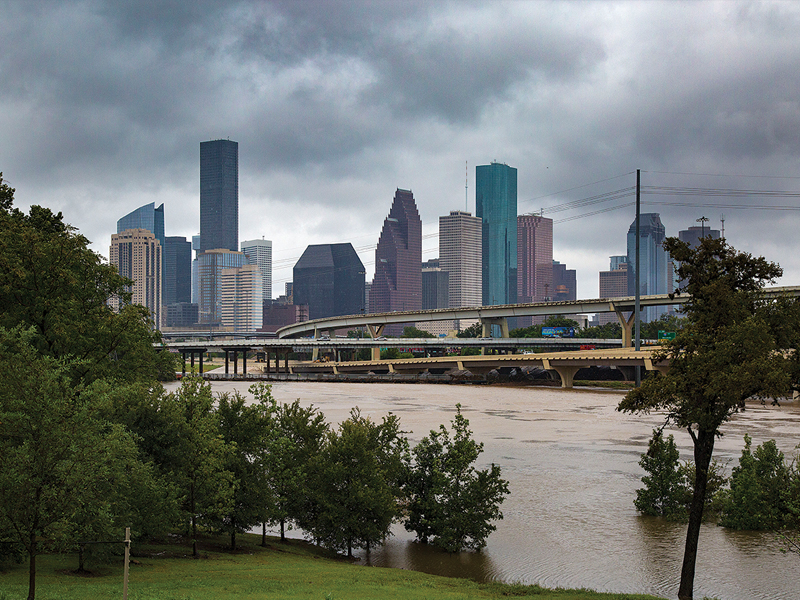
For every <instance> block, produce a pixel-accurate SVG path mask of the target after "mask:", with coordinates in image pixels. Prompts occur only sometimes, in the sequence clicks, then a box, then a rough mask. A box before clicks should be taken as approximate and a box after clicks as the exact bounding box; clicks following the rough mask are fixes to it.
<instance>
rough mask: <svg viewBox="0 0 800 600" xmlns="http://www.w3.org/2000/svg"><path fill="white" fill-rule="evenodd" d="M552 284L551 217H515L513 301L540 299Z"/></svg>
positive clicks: (542, 300) (546, 293) (544, 298)
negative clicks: (515, 257) (514, 286)
mask: <svg viewBox="0 0 800 600" xmlns="http://www.w3.org/2000/svg"><path fill="white" fill-rule="evenodd" d="M553 291H554V287H553V219H548V218H547V217H541V216H539V215H519V217H517V301H518V302H544V301H545V300H547V299H548V298H550V297H551V296H552V292H553Z"/></svg>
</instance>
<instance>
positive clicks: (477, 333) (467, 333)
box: [456, 321, 483, 338]
mask: <svg viewBox="0 0 800 600" xmlns="http://www.w3.org/2000/svg"><path fill="white" fill-rule="evenodd" d="M482 336H483V325H481V323H480V321H478V322H477V323H473V324H472V325H470V326H469V327H467V328H466V329H464V330H463V331H459V332H458V333H457V334H456V337H458V338H479V337H482Z"/></svg>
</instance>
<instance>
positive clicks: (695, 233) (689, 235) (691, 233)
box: [678, 225, 720, 248]
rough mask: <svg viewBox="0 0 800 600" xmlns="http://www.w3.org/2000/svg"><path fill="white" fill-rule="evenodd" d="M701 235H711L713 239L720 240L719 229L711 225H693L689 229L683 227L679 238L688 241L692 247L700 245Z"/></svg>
mask: <svg viewBox="0 0 800 600" xmlns="http://www.w3.org/2000/svg"><path fill="white" fill-rule="evenodd" d="M701 237H710V238H711V239H712V240H718V239H719V238H720V235H719V229H711V228H710V227H705V226H700V227H696V226H694V225H693V226H691V227H689V229H683V230H681V231H679V232H678V239H679V240H680V241H682V242H686V243H687V244H689V246H690V247H692V248H697V246H699V245H700V238H701Z"/></svg>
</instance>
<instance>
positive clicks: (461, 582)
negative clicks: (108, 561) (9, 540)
mask: <svg viewBox="0 0 800 600" xmlns="http://www.w3.org/2000/svg"><path fill="white" fill-rule="evenodd" d="M239 540H240V542H239V546H240V548H239V550H237V552H235V553H233V552H230V551H226V550H225V544H226V543H227V540H226V539H225V538H209V539H205V540H203V542H204V543H203V544H202V545H201V555H202V556H201V558H200V559H198V560H193V559H192V558H190V553H191V550H190V548H189V546H188V544H186V543H183V542H181V545H178V544H177V543H175V544H162V545H139V546H136V545H134V546H133V560H135V561H136V562H135V563H134V564H132V565H131V569H130V582H129V587H128V598H129V599H130V600H234V599H235V600H255V599H256V598H258V599H267V598H281V599H284V598H285V599H303V600H305V599H308V600H346V599H347V600H351V599H352V600H360V599H372V598H375V599H379V600H393V599H398V600H401V599H402V600H423V599H429V600H439V599H442V600H467V599H473V598H508V597H513V596H535V597H537V598H539V599H541V600H551V599H552V600H590V599H592V600H655V597H654V596H645V595H631V594H600V593H596V592H591V591H586V590H546V589H543V588H540V587H538V586H522V585H504V584H495V583H490V584H480V583H475V582H472V581H469V580H465V579H450V578H446V577H436V576H433V575H426V574H424V573H417V572H414V571H404V570H400V569H382V568H373V567H362V566H357V565H352V564H350V563H349V562H347V561H345V560H342V559H339V558H335V557H333V556H332V555H328V554H325V553H324V552H320V551H318V550H317V549H316V548H314V547H313V546H311V545H309V544H306V543H304V542H301V541H296V540H292V541H290V543H289V544H287V545H283V544H281V543H280V542H279V541H277V540H275V539H270V540H269V545H268V547H267V548H262V547H261V546H259V545H257V544H259V543H260V536H241V537H240V538H239ZM118 562H119V565H101V566H92V565H89V566H88V568H89V569H92V571H93V573H92V574H91V575H83V576H78V575H75V574H73V573H72V572H71V571H72V570H73V569H76V568H77V558H76V557H75V556H74V555H48V556H40V557H38V558H37V566H38V569H37V577H36V598H37V599H38V600H87V599H88V600H106V599H109V600H110V599H112V598H113V599H114V600H117V599H119V598H121V597H122V566H121V563H122V559H121V558H120V559H119V561H118ZM27 577H28V573H27V565H26V564H25V565H13V566H8V565H6V568H5V570H4V571H0V600H18V599H20V600H21V599H23V598H26V596H27V593H28V585H27Z"/></svg>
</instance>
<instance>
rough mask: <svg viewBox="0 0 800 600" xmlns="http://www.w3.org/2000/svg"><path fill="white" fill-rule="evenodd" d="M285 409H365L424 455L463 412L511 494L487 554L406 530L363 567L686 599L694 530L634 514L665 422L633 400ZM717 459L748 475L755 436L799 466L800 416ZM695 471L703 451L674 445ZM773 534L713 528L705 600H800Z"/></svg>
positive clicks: (752, 421)
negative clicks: (431, 436)
mask: <svg viewBox="0 0 800 600" xmlns="http://www.w3.org/2000/svg"><path fill="white" fill-rule="evenodd" d="M213 386H214V390H215V392H225V391H232V390H234V389H237V390H239V391H240V392H242V393H244V392H246V390H247V387H248V384H245V383H243V382H214V383H213ZM272 389H273V395H274V396H275V398H276V399H277V400H278V401H280V402H291V401H294V400H295V399H298V398H299V399H300V401H301V402H302V403H303V404H304V405H307V404H314V405H315V406H317V407H318V408H319V409H320V410H321V411H322V412H323V413H324V414H325V416H326V418H327V420H328V421H329V422H330V423H339V422H340V421H342V420H344V419H346V418H347V415H348V413H349V412H350V409H351V408H352V407H354V406H358V407H359V408H360V409H361V412H362V414H364V415H369V416H371V417H373V418H374V419H380V417H381V416H382V415H385V414H386V413H388V412H390V411H391V412H392V413H394V414H396V415H398V416H399V417H400V420H401V424H402V426H403V429H404V430H405V431H408V432H409V434H408V436H409V440H410V441H411V443H412V444H413V443H416V442H417V441H419V440H420V439H421V438H422V437H424V436H425V435H426V434H427V433H428V432H429V431H430V430H431V429H433V428H436V427H438V425H439V424H440V423H446V424H448V426H449V422H450V420H451V419H452V416H453V414H454V412H455V405H456V403H457V402H460V403H461V405H462V412H463V414H464V415H465V416H466V417H467V418H468V419H469V420H470V428H471V429H472V430H473V432H474V435H475V438H476V440H478V441H481V442H483V443H484V453H483V454H482V455H481V456H480V457H479V463H480V464H479V466H481V467H483V466H486V465H488V464H489V463H492V462H494V463H496V464H499V465H500V466H501V467H502V470H503V477H504V478H506V479H507V480H508V481H509V488H510V490H511V495H510V496H508V497H507V499H506V501H505V503H504V504H503V506H502V510H503V513H504V516H505V518H504V519H503V520H502V521H499V522H497V531H495V532H494V533H493V534H492V535H491V536H490V537H489V539H488V545H487V547H486V548H485V549H484V550H483V551H482V552H480V553H472V552H464V553H460V554H456V555H450V554H446V553H441V552H438V551H435V550H433V549H431V548H430V547H427V546H425V545H422V544H418V543H415V542H414V541H413V536H412V535H411V534H409V533H407V532H406V531H405V530H404V529H403V527H402V526H395V528H394V536H393V537H392V538H391V539H390V540H389V541H388V542H387V543H386V544H385V545H384V546H383V547H382V548H380V549H378V550H373V551H372V552H371V554H370V555H369V556H368V557H365V556H363V555H362V562H363V563H364V564H370V565H375V566H389V567H398V568H405V569H414V570H419V571H425V572H428V573H435V574H441V575H448V576H459V577H468V578H472V579H476V580H480V581H503V582H522V583H530V584H532V583H538V584H540V585H543V586H547V587H573V588H580V587H585V588H591V589H595V590H598V591H607V592H622V593H625V592H627V593H650V594H654V595H658V596H663V597H665V598H676V597H677V589H678V581H679V575H680V568H681V561H682V557H683V543H684V540H685V534H686V526H685V525H683V524H679V523H668V522H665V521H663V520H661V519H657V518H651V517H642V516H640V515H639V514H638V513H637V511H636V510H635V509H634V506H633V499H634V497H635V491H636V489H637V488H638V487H640V486H641V477H642V475H643V471H642V469H641V468H640V467H639V465H638V462H639V458H640V456H641V454H642V452H644V451H645V450H646V449H647V441H648V439H649V438H650V436H651V434H652V430H653V428H655V427H658V426H660V425H661V424H662V422H663V415H661V414H657V413H654V414H650V415H645V416H631V415H627V414H622V413H618V412H616V410H615V408H616V406H617V403H618V402H619V400H620V399H621V397H622V395H621V393H619V392H609V391H600V390H596V391H587V390H561V389H557V388H542V387H500V386H486V385H480V386H478V385H475V386H472V385H431V384H391V383H387V384H350V383H313V382H277V383H275V384H274V385H273V388H272ZM723 431H724V436H723V437H722V438H721V439H719V440H718V441H717V445H716V449H715V457H716V458H717V459H718V460H720V461H722V462H727V471H728V473H730V469H731V468H732V467H733V466H735V465H736V464H737V461H738V457H739V455H740V453H741V450H742V448H743V446H744V440H743V436H744V434H745V433H748V434H749V435H750V436H751V437H752V438H753V445H754V446H755V445H757V444H760V443H762V442H764V441H766V440H768V439H775V440H776V442H777V444H778V446H779V448H780V449H781V450H783V452H784V453H785V454H786V457H787V459H789V458H791V457H794V456H795V454H796V450H795V445H796V444H797V443H798V442H800V403H798V402H786V403H784V404H783V405H782V406H781V407H778V408H774V407H770V406H761V405H760V404H758V403H752V404H748V406H747V410H746V411H745V412H744V413H742V414H739V415H736V416H735V417H734V418H733V420H732V421H731V422H730V423H728V424H726V425H725V426H724V429H723ZM672 433H674V435H675V441H676V443H677V444H678V447H679V448H680V451H681V458H682V459H688V458H690V457H691V439H690V437H689V435H688V433H686V432H684V431H677V430H676V431H673V432H672ZM781 547H782V546H781V544H780V542H779V541H777V540H776V538H775V536H774V534H771V533H754V532H733V531H729V530H726V529H724V528H722V527H717V526H716V525H710V524H709V525H705V526H704V527H703V529H702V532H701V535H700V549H699V558H698V564H697V574H696V578H695V597H696V598H702V597H703V596H709V597H712V598H718V599H719V600H757V599H763V600H789V599H792V600H794V599H796V598H798V597H800V575H798V573H800V557H798V556H797V555H794V554H783V553H782V552H781Z"/></svg>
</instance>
